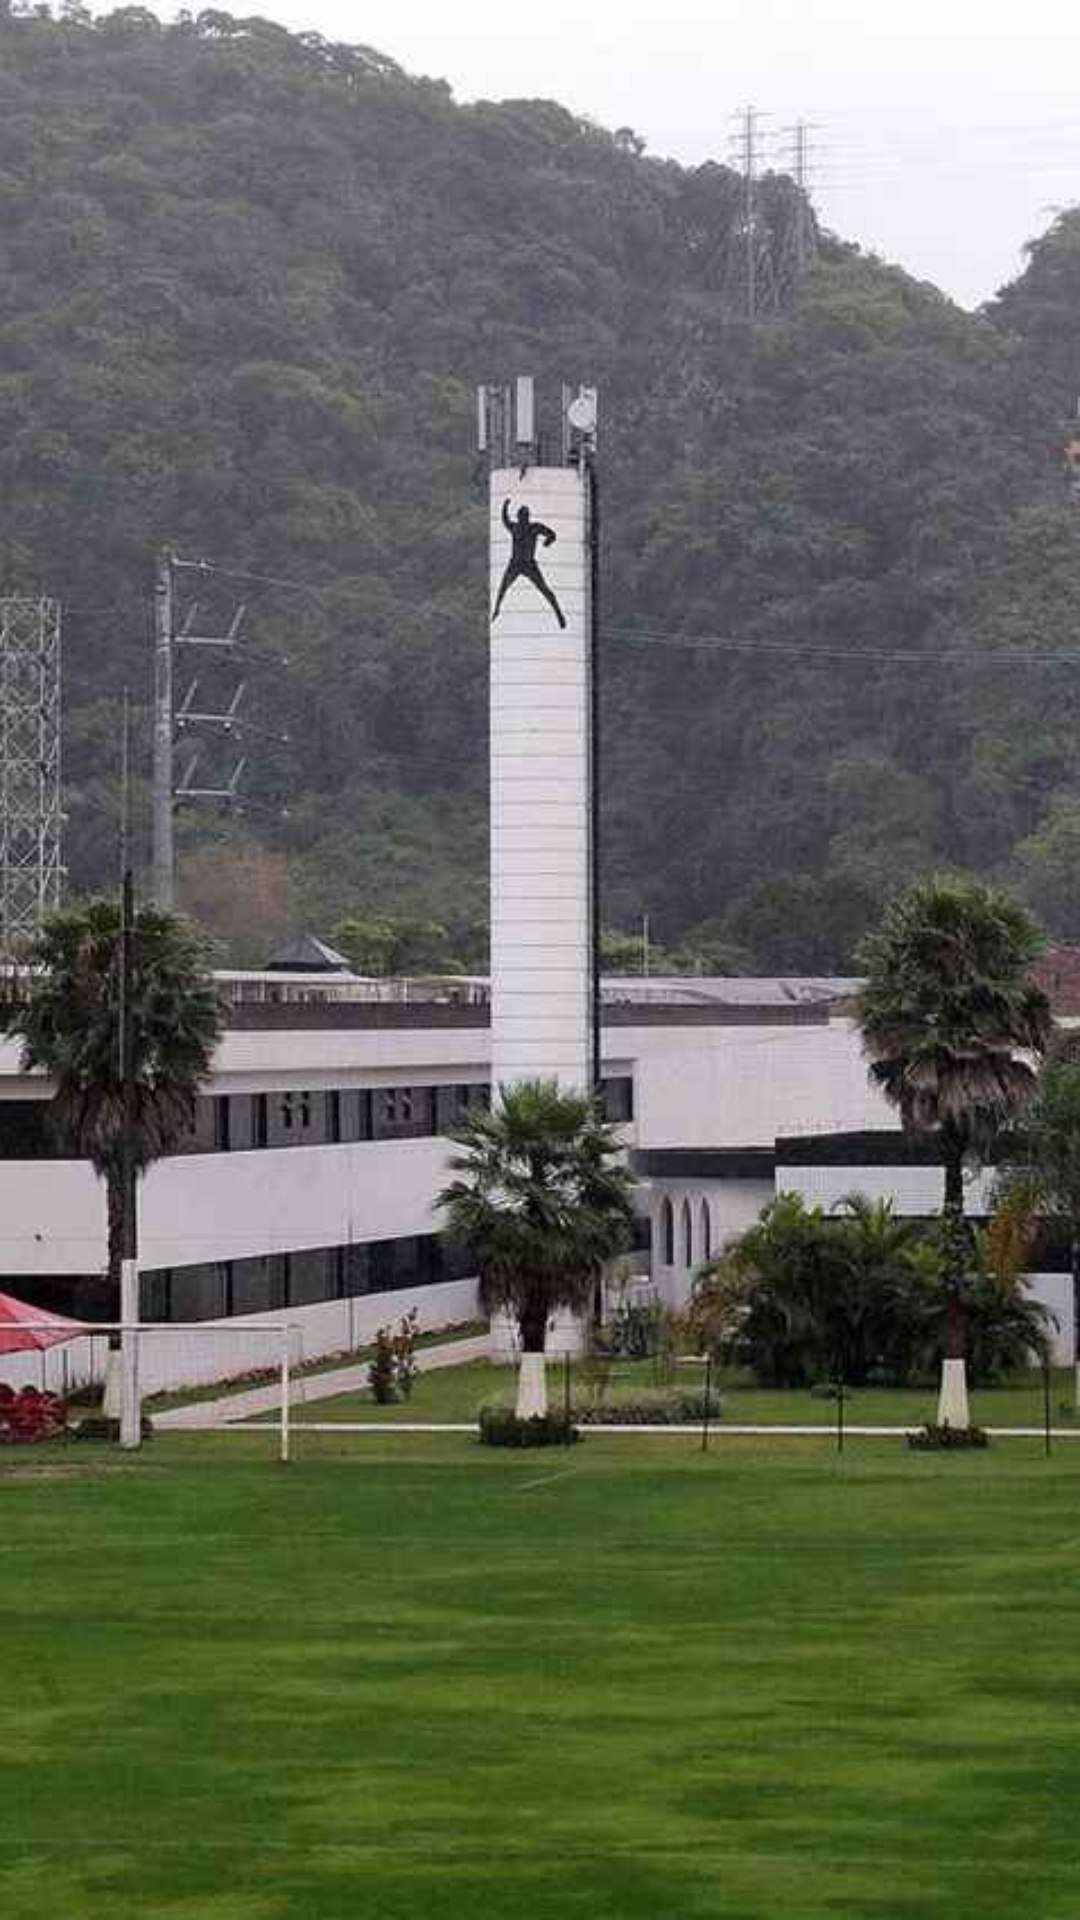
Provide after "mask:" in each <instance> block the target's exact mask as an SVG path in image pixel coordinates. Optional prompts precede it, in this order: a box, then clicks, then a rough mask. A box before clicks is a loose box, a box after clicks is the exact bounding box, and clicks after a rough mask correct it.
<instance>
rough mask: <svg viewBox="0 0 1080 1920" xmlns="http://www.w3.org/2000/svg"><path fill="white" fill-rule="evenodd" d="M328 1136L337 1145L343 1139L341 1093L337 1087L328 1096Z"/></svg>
mask: <svg viewBox="0 0 1080 1920" xmlns="http://www.w3.org/2000/svg"><path fill="white" fill-rule="evenodd" d="M326 1137H327V1139H328V1140H329V1141H331V1143H332V1144H333V1145H335V1146H336V1145H337V1143H338V1141H339V1140H340V1139H341V1095H340V1093H338V1092H337V1090H336V1088H335V1090H334V1091H333V1092H332V1093H328V1094H327V1096H326Z"/></svg>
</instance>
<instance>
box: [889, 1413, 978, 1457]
mask: <svg viewBox="0 0 1080 1920" xmlns="http://www.w3.org/2000/svg"><path fill="white" fill-rule="evenodd" d="M907 1443H908V1446H909V1447H910V1448H911V1449H912V1451H913V1452H915V1453H960V1452H962V1451H963V1450H964V1449H965V1448H972V1447H976V1448H978V1447H988V1446H989V1445H990V1435H989V1434H988V1433H987V1431H986V1428H985V1427H950V1425H949V1423H948V1421H946V1422H945V1425H944V1426H941V1427H939V1426H936V1425H935V1424H934V1422H933V1421H932V1420H928V1421H927V1423H926V1425H925V1427H919V1428H918V1430H917V1431H916V1432H915V1433H909V1434H908V1436H907Z"/></svg>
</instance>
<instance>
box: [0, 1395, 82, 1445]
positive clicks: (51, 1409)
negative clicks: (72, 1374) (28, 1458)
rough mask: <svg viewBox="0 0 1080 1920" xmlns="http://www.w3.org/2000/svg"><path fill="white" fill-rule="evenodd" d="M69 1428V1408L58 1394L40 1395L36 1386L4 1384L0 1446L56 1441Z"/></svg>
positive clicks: (0, 1420)
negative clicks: (17, 1387) (17, 1390)
mask: <svg viewBox="0 0 1080 1920" xmlns="http://www.w3.org/2000/svg"><path fill="white" fill-rule="evenodd" d="M66 1426H67V1405H66V1403H65V1402H64V1401H63V1400H61V1398H60V1396H59V1394H57V1393H39V1392H38V1389H37V1388H36V1387H22V1388H20V1390H19V1392H17V1393H16V1391H15V1389H14V1387H9V1386H3V1385H0V1445H2V1446H30V1445H32V1444H33V1443H34V1441H36V1440H53V1439H55V1438H56V1436H57V1434H60V1433H63V1431H64V1428H65V1427H66Z"/></svg>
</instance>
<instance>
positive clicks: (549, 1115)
mask: <svg viewBox="0 0 1080 1920" xmlns="http://www.w3.org/2000/svg"><path fill="white" fill-rule="evenodd" d="M453 1138H454V1140H455V1141H456V1143H457V1147H458V1151H457V1152H456V1153H455V1154H454V1156H453V1158H452V1159H451V1161H450V1168H451V1171H452V1172H453V1173H454V1174H455V1176H456V1178H455V1179H453V1180H451V1181H450V1183H449V1184H448V1185H447V1186H446V1187H444V1188H443V1190H442V1192H441V1193H440V1195H439V1199H438V1204H439V1205H440V1206H441V1207H442V1208H443V1209H444V1211H445V1214H446V1221H447V1225H448V1227H449V1229H450V1231H451V1233H452V1234H453V1235H454V1237H455V1238H456V1239H459V1240H461V1241H463V1242H464V1243H465V1244H466V1245H467V1246H469V1247H471V1248H472V1250H473V1252H474V1253H475V1256H476V1260H477V1265H478V1268H479V1275H480V1299H481V1305H482V1306H483V1308H484V1310H485V1312H488V1313H490V1312H492V1311H493V1310H496V1309H500V1308H501V1309H504V1310H506V1311H508V1312H510V1313H511V1314H512V1315H513V1316H514V1318H515V1319H516V1321H517V1323H518V1328H519V1330H520V1334H521V1368H520V1373H519V1376H518V1400H517V1411H518V1414H519V1416H520V1417H521V1418H522V1419H527V1418H529V1417H530V1416H531V1415H533V1414H537V1413H544V1412H545V1411H546V1408H547V1388H546V1383H545V1378H544V1340H545V1336H546V1333H547V1325H548V1320H549V1319H550V1317H551V1315H552V1313H554V1312H555V1311H556V1309H558V1308H559V1307H570V1308H574V1309H576V1310H578V1311H585V1310H587V1308H588V1306H589V1304H590V1300H591V1297H592V1292H593V1288H594V1285H595V1282H596V1279H597V1277H598V1275H599V1272H600V1269H601V1267H602V1265H603V1263H604V1261H605V1260H609V1259H611V1258H612V1256H613V1255H614V1254H616V1253H619V1252H621V1251H622V1249H623V1248H624V1247H625V1246H626V1245H627V1244H628V1242H629V1238H630V1226H631V1221H632V1218H633V1214H632V1209H631V1205H630V1188H631V1186H632V1184H633V1180H632V1176H631V1175H630V1173H629V1172H628V1171H627V1169H626V1168H625V1166H623V1165H622V1163H621V1161H620V1159H619V1146H618V1142H617V1139H616V1136H615V1132H614V1129H613V1128H612V1127H611V1126H609V1125H608V1123H607V1122H606V1121H605V1120H603V1119H601V1117H600V1115H599V1114H598V1112H597V1110H596V1106H595V1103H594V1102H593V1101H592V1100H591V1099H590V1098H588V1097H587V1096H585V1095H579V1094H570V1093H562V1092H560V1090H559V1088H558V1087H557V1085H556V1084H555V1082H554V1081H550V1080H523V1081H521V1082H520V1083H519V1084H518V1085H516V1086H512V1087H501V1088H500V1089H499V1098H498V1101H497V1103H496V1105H495V1106H494V1107H493V1108H492V1109H491V1111H490V1112H486V1111H483V1110H477V1111H476V1112H474V1113H472V1114H470V1115H469V1116H468V1118H467V1119H466V1120H465V1121H464V1122H463V1124H462V1125H461V1126H460V1127H459V1128H458V1129H457V1130H456V1132H455V1133H454V1135H453Z"/></svg>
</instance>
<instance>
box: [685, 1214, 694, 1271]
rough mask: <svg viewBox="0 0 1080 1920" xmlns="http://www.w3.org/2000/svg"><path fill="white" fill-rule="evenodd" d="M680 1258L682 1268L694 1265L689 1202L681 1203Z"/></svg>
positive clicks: (692, 1232) (692, 1223)
mask: <svg viewBox="0 0 1080 1920" xmlns="http://www.w3.org/2000/svg"><path fill="white" fill-rule="evenodd" d="M682 1257H683V1266H684V1267H692V1266H693V1264H694V1222H693V1217H692V1215H691V1212H690V1202H689V1200H684V1201H683V1203H682Z"/></svg>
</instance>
